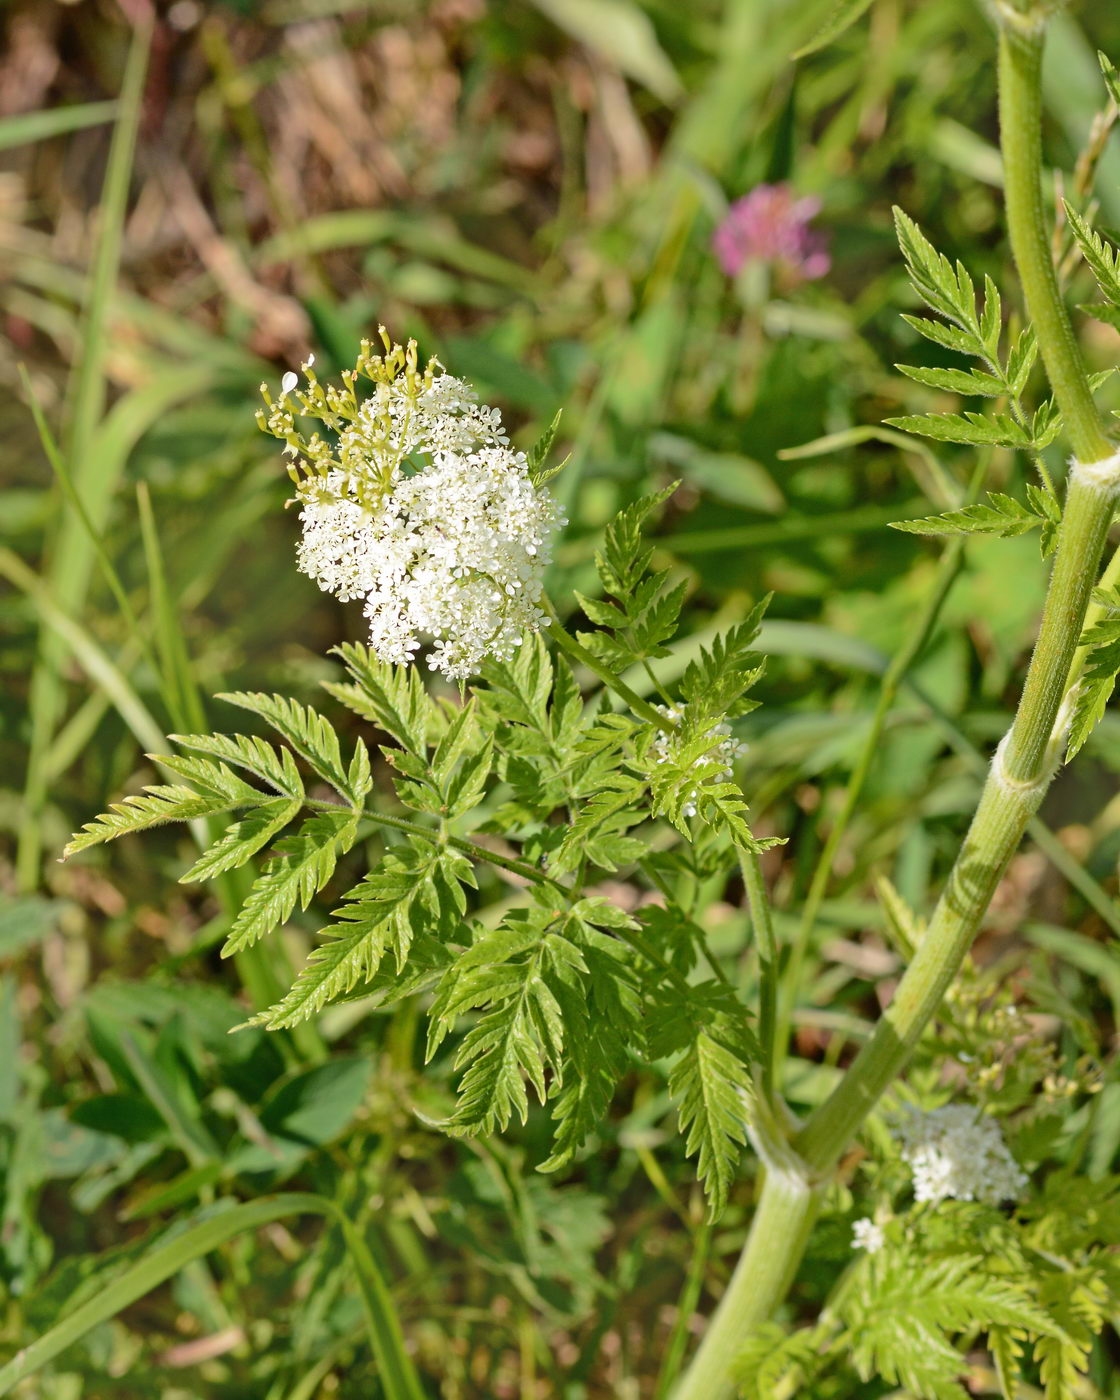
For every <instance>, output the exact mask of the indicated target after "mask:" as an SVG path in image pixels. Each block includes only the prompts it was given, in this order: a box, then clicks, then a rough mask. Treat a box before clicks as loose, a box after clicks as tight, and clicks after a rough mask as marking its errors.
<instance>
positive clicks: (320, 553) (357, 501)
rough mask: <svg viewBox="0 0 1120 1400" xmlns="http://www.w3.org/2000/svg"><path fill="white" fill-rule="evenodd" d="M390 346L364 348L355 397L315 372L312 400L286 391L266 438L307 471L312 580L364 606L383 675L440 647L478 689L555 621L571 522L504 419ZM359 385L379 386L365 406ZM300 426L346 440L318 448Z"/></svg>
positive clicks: (267, 423) (444, 666)
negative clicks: (554, 555)
mask: <svg viewBox="0 0 1120 1400" xmlns="http://www.w3.org/2000/svg"><path fill="white" fill-rule="evenodd" d="M383 340H384V342H385V348H386V351H387V353H386V354H385V355H384V356H375V355H373V354H372V353H371V352H370V349H369V347H368V346H366V345H363V350H362V356H361V357H360V358H359V361H358V367H357V369H356V370H355V371H352V372H351V371H348V372H347V373H346V374H344V375H343V387H342V388H341V389H338V388H335V387H333V386H329V387H327V388H326V389H324V388H323V386H321V385H320V384H319V382H318V380H317V379H316V378H315V375H314V373H313V371H312V369H311V364H310V362H309V363H308V364H307V365H304V366H303V369H304V373H305V374H306V375H307V388H306V389H303V390H298V392H297V386H298V380H297V379H296V377H295V376H294V375H292V374H289V375H285V377H284V380H283V383H282V394H281V398H280V401H279V402H278V403H277V404H273V403H272V401H271V400H270V399H269V398H268V396H267V394H266V403H267V404H268V413H267V414H262V415H261V423H262V426H263V427H264V428H265V429H266V431H268V432H271V433H273V434H274V435H275V436H276V437H280V438H282V439H283V440H284V441H285V443H286V446H285V451H286V452H287V453H289V454H290V455H291V456H292V458H293V462H292V466H291V468H290V472H291V475H292V477H293V479H294V480H295V482H296V485H297V493H298V499H299V501H300V503H301V506H302V509H301V511H300V522H301V524H302V526H303V539H302V542H301V543H300V545H299V549H298V560H299V567H300V569H302V570H303V572H304V573H306V574H309V575H310V576H311V577H312V578H313V579H314V580H315V581H316V583H318V585H319V586H320V588H322V589H324V590H325V591H326V592H328V593H333V594H334V595H335V596H336V597H338V598H341V599H343V600H347V599H352V598H364V599H365V614H366V617H367V618H368V619H369V624H370V638H369V641H370V647H371V649H372V650H373V651H374V653H375V654H376V655H377V656H379V657H380V658H381V659H382V660H383V661H388V662H392V663H396V664H404V663H407V662H408V661H411V660H412V659H413V653H414V652H415V651H416V650H417V649H418V647H419V646H420V644H421V638H422V637H430V638H432V639H433V640H434V643H435V645H434V646H433V648H432V650H431V652H430V653H429V656H428V665H429V666H431V667H432V668H433V669H435V670H438V671H441V672H442V673H443V674H444V675H445V676H446V677H447V678H448V679H449V680H465V679H466V678H467V677H468V676H470V675H473V674H474V673H475V672H476V671H477V670H478V669H479V667H480V666H481V664H482V662H483V661H484V660H485V659H486V658H487V657H494V658H496V659H498V660H503V661H504V660H508V659H509V657H510V656H511V655H512V653H513V651H514V650H515V649H516V648H517V647H518V646H519V645H520V644H521V642H522V640H523V639H524V637H525V635H526V633H528V632H532V631H535V630H536V629H537V628H538V627H539V626H540V624H541V622H543V621H544V617H545V615H544V614H543V613H542V612H541V608H540V603H541V596H542V580H543V574H544V567H545V565H546V564H547V562H548V560H549V557H550V552H551V542H552V535H553V533H554V532H555V531H556V530H557V529H558V528H559V527H560V526H562V525H563V524H564V523H565V521H564V518H563V514H562V512H561V510H560V508H559V506H558V505H557V503H556V501H555V500H554V499H553V497H552V496H551V495H550V494H549V492H548V491H546V490H544V489H542V488H541V487H538V486H535V485H534V484H533V481H532V479H531V477H530V473H529V463H528V460H527V459H526V457H525V454H524V453H522V452H515V451H514V450H513V449H512V448H510V446H509V439H508V437H507V436H506V433H505V431H504V429H503V426H502V419H501V414H500V413H499V412H498V410H497V409H495V408H489V407H487V406H486V405H484V404H479V403H478V402H477V396H476V394H475V392H474V390H473V389H472V388H471V386H470V385H469V384H467V383H466V382H465V381H464V380H462V379H456V378H455V377H454V376H452V375H449V374H445V373H444V372H443V369H442V366H440V365H439V364H438V362H436V361H434V360H433V361H431V362H430V363H429V365H428V366H427V368H426V369H425V370H424V371H423V372H421V371H420V370H419V369H418V368H417V364H416V350H415V345H414V344H411V343H410V345H409V346H408V347H407V349H402V348H401V347H399V346H394V345H391V344H390V343H389V341H388V339H387V337H384V336H383ZM359 376H361V377H362V378H364V379H366V380H368V381H369V382H370V387H369V392H368V393H366V385H365V384H364V383H363V384H362V386H361V387H362V391H363V393H365V395H366V396H365V397H364V398H359V396H358V393H357V392H356V391H357V386H358V382H359ZM293 395H295V396H296V397H297V398H298V400H299V403H300V406H301V408H300V409H299V410H296V411H293V409H292V407H291V405H290V403H289V402H288V400H289V398H290V397H291V396H293ZM300 411H302V414H303V415H304V416H308V417H313V418H318V419H319V420H320V421H322V422H323V423H324V424H325V425H326V426H327V427H328V428H329V429H330V430H331V434H332V439H331V440H330V441H326V440H324V439H323V438H322V437H321V436H320V435H319V434H318V433H316V434H315V435H314V436H312V437H311V438H309V439H304V437H303V436H302V435H301V434H300V433H299V432H298V431H297V429H296V424H295V414H296V412H300Z"/></svg>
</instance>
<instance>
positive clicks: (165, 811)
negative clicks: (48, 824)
mask: <svg viewBox="0 0 1120 1400" xmlns="http://www.w3.org/2000/svg"><path fill="white" fill-rule="evenodd" d="M160 761H161V762H164V761H166V762H167V763H168V766H169V767H170V766H171V764H172V760H171V759H170V758H161V759H160ZM176 766H178V767H179V768H181V769H182V770H183V772H184V776H186V777H188V778H189V779H190V781H191V782H194V783H196V784H197V786H198V787H201V788H203V791H202V792H198V791H196V789H195V788H190V787H186V786H165V785H156V786H149V787H145V789H144V793H143V795H142V796H140V795H137V796H132V797H126V798H125V799H124V801H123V802H116V803H113V805H112V806H111V808H110V809H109V811H108V812H106V813H104V814H103V815H102V816H100V817H98V818H97V819H96V821H92V822H86V824H85V825H84V826H83V827H82V829H81V831H80V832H78V833H77V834H76V835H75V836H73V837H71V839H70V842H69V844H68V845H67V846H66V848H65V850H64V851H63V853H62V855H63V859H66V858H67V857H68V856H72V855H74V854H75V852H77V851H84V850H85V849H86V847H87V846H96V845H97V844H98V843H99V842H101V841H115V840H116V839H117V837H118V836H125V835H127V834H128V833H129V832H133V831H146V830H148V828H149V827H153V826H160V825H162V823H164V822H189V821H194V820H195V819H196V818H198V817H211V816H216V815H218V814H219V813H221V812H230V811H233V810H234V809H235V808H237V807H248V806H256V805H257V804H258V803H259V802H260V800H261V793H260V792H259V791H258V790H257V789H256V788H254V787H250V786H249V784H248V783H243V782H242V781H241V779H240V778H239V777H237V775H236V774H235V773H232V772H230V770H229V769H228V768H226V767H225V766H224V765H223V764H213V763H207V762H205V761H204V760H203V759H189V760H183V759H180V760H178V761H177V765H176Z"/></svg>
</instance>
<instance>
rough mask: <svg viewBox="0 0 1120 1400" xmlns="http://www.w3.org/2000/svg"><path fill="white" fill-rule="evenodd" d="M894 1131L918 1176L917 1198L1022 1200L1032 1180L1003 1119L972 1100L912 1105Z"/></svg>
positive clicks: (914, 1172)
mask: <svg viewBox="0 0 1120 1400" xmlns="http://www.w3.org/2000/svg"><path fill="white" fill-rule="evenodd" d="M894 1134H895V1137H896V1138H897V1139H898V1141H899V1144H900V1146H901V1149H902V1160H903V1161H904V1162H906V1163H907V1165H908V1166H909V1167H910V1171H911V1173H912V1175H913V1180H914V1198H915V1200H918V1201H930V1202H937V1201H943V1200H946V1199H948V1198H950V1197H952V1198H953V1199H955V1200H958V1201H984V1202H986V1203H987V1204H988V1205H998V1204H999V1203H1000V1202H1001V1201H1013V1200H1017V1199H1018V1197H1019V1196H1020V1195H1021V1194H1022V1192H1023V1189H1024V1187H1025V1186H1026V1184H1027V1178H1026V1175H1025V1174H1024V1173H1023V1172H1022V1171H1021V1170H1020V1168H1019V1166H1018V1164H1017V1163H1016V1161H1015V1159H1014V1158H1013V1157H1012V1155H1011V1153H1010V1152H1009V1151H1008V1150H1007V1145H1006V1143H1005V1142H1004V1140H1003V1134H1002V1133H1001V1132H1000V1128H999V1124H998V1123H996V1122H995V1121H994V1120H993V1119H991V1118H987V1117H985V1116H984V1115H983V1114H981V1112H980V1111H979V1109H977V1108H973V1107H972V1106H971V1105H969V1104H946V1105H945V1107H944V1108H935V1109H933V1111H932V1112H930V1113H921V1112H919V1111H918V1110H917V1109H915V1108H912V1107H911V1108H910V1109H909V1112H908V1113H907V1114H906V1116H905V1117H903V1118H901V1119H900V1120H899V1121H898V1122H897V1123H896V1124H895V1127H894Z"/></svg>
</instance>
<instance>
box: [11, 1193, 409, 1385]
mask: <svg viewBox="0 0 1120 1400" xmlns="http://www.w3.org/2000/svg"><path fill="white" fill-rule="evenodd" d="M292 1215H323V1216H326V1217H327V1218H328V1219H329V1220H330V1221H331V1222H332V1223H333V1224H335V1225H337V1226H338V1227H339V1229H340V1230H341V1231H342V1235H343V1238H344V1240H345V1242H346V1248H347V1250H348V1252H349V1254H350V1259H351V1262H352V1263H353V1265H354V1270H355V1273H356V1274H357V1279H358V1287H359V1291H360V1293H361V1297H362V1305H363V1308H364V1310H365V1314H366V1323H367V1327H368V1330H369V1337H370V1344H371V1346H372V1348H373V1353H374V1356H375V1357H376V1359H377V1365H378V1369H379V1371H380V1373H381V1383H382V1385H383V1386H384V1389H385V1397H386V1400H424V1391H423V1390H422V1389H421V1386H420V1381H419V1379H418V1378H417V1375H416V1371H415V1369H414V1367H413V1365H412V1361H411V1360H410V1358H409V1356H408V1353H407V1351H406V1350H405V1346H404V1337H403V1335H402V1333H401V1326H400V1319H399V1318H398V1317H397V1314H396V1309H395V1308H394V1306H393V1300H392V1297H391V1295H390V1293H389V1289H388V1286H387V1285H386V1283H385V1280H384V1279H383V1278H382V1276H381V1272H380V1270H379V1269H378V1267H377V1265H376V1263H375V1262H374V1258H373V1255H372V1254H371V1253H370V1250H369V1246H368V1245H367V1244H366V1242H365V1239H364V1238H363V1236H362V1235H361V1234H360V1232H359V1231H358V1230H357V1229H355V1227H354V1225H353V1224H352V1223H351V1222H350V1220H349V1219H348V1218H347V1217H346V1216H345V1215H344V1214H343V1213H342V1211H341V1210H340V1209H339V1208H338V1207H337V1206H336V1205H335V1204H334V1202H333V1201H329V1200H327V1198H326V1197H324V1196H315V1195H311V1194H310V1193H302V1192H299V1193H297V1192H293V1193H290V1194H286V1195H280V1196H266V1197H265V1198H264V1199H263V1200H260V1201H251V1202H250V1203H249V1204H247V1205H236V1206H231V1207H230V1208H229V1209H228V1210H223V1211H222V1212H221V1213H220V1214H218V1215H216V1216H214V1217H213V1218H212V1219H209V1220H204V1221H203V1222H202V1223H201V1224H198V1225H195V1226H193V1227H192V1228H191V1229H189V1230H185V1231H184V1232H183V1233H182V1234H181V1235H177V1236H176V1237H175V1239H173V1240H171V1241H170V1242H169V1243H168V1244H165V1245H161V1246H158V1247H156V1248H155V1249H152V1250H151V1251H150V1252H149V1253H148V1254H147V1255H146V1256H145V1257H144V1258H143V1259H141V1260H140V1262H139V1263H137V1264H134V1265H133V1266H132V1268H130V1269H127V1270H125V1272H124V1273H123V1274H121V1275H120V1277H119V1278H116V1279H114V1280H113V1281H112V1282H107V1283H106V1284H105V1287H104V1288H102V1289H101V1290H100V1291H99V1292H98V1293H97V1294H95V1296H94V1297H92V1298H91V1299H90V1300H89V1301H88V1302H86V1303H83V1304H82V1306H81V1307H80V1308H76V1309H75V1310H74V1312H73V1313H71V1314H70V1316H69V1317H66V1318H63V1319H62V1321H61V1322H59V1323H57V1324H56V1325H55V1326H54V1327H52V1328H51V1329H50V1331H49V1332H46V1333H44V1334H43V1336H41V1337H39V1338H38V1339H37V1340H36V1341H34V1342H32V1343H31V1345H30V1346H28V1347H25V1348H24V1349H23V1350H22V1351H20V1352H19V1353H18V1354H17V1355H16V1356H14V1357H13V1358H12V1360H11V1361H9V1362H8V1364H7V1365H6V1366H4V1367H3V1368H0V1396H2V1395H8V1394H9V1393H10V1392H11V1390H12V1388H13V1387H14V1386H15V1385H17V1384H18V1383H19V1382H20V1381H22V1380H24V1379H26V1378H27V1377H28V1376H32V1375H34V1374H35V1373H36V1372H37V1371H39V1370H41V1369H42V1368H43V1367H44V1366H46V1365H47V1364H48V1363H49V1362H51V1361H53V1360H54V1358H55V1357H56V1356H59V1355H60V1354H61V1353H62V1352H64V1351H65V1350H66V1348H67V1347H70V1346H73V1344H74V1343H75V1342H77V1341H80V1340H81V1338H82V1337H84V1336H85V1335H86V1333H87V1332H89V1331H91V1330H92V1329H93V1328H94V1327H97V1326H99V1325H100V1324H101V1323H103V1322H107V1321H108V1320H109V1319H110V1318H111V1317H115V1316H116V1315H117V1314H118V1313H119V1312H122V1311H123V1310H124V1309H125V1308H127V1307H129V1306H130V1305H131V1304H132V1303H135V1302H136V1300H137V1299H138V1298H142V1297H143V1296H144V1295H145V1294H146V1293H150V1292H151V1291H152V1289H153V1288H158V1287H159V1285H160V1284H161V1283H163V1282H164V1281H165V1280H167V1279H169V1278H171V1276H172V1275H173V1274H176V1273H178V1272H179V1270H180V1269H182V1268H183V1267H184V1266H185V1265H187V1264H190V1263H192V1262H193V1261H194V1260H196V1259H200V1258H201V1257H202V1256H203V1255H205V1254H209V1252H210V1251H211V1250H212V1249H217V1248H218V1246H219V1245H222V1244H225V1243H226V1241H227V1240H231V1239H233V1238H234V1236H235V1235H239V1234H241V1233H243V1232H244V1231H245V1230H256V1229H259V1228H260V1227H261V1226H262V1225H268V1224H271V1222H272V1221H274V1220H282V1219H284V1218H285V1217H286V1216H292Z"/></svg>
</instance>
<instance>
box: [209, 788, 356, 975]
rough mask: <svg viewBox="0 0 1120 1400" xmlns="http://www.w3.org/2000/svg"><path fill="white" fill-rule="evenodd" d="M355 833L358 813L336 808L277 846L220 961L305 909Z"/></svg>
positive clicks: (245, 904)
mask: <svg viewBox="0 0 1120 1400" xmlns="http://www.w3.org/2000/svg"><path fill="white" fill-rule="evenodd" d="M357 829H358V813H356V812H353V811H350V810H349V809H346V808H341V807H340V808H339V809H338V810H337V811H331V812H320V813H317V814H316V815H315V816H313V817H309V818H308V820H307V821H306V822H304V824H303V825H302V826H301V827H300V829H299V831H297V832H295V833H294V834H293V835H291V836H285V837H284V839H283V840H282V841H280V842H278V843H277V845H276V846H275V847H274V848H273V852H272V858H271V860H270V862H269V864H268V866H267V867H266V869H265V871H264V873H263V874H262V875H260V876H258V878H257V879H256V880H255V881H254V883H253V887H252V889H251V890H250V891H249V893H248V895H247V897H246V899H245V903H244V904H243V905H242V907H241V912H240V913H239V914H238V916H237V918H236V919H235V920H234V923H233V927H232V928H231V929H230V931H229V937H228V938H227V940H226V944H225V947H224V948H223V949H222V956H223V957H229V956H230V955H231V954H232V953H236V952H238V950H239V949H241V948H247V947H249V946H250V945H251V944H253V943H256V942H257V941H258V940H259V939H261V938H263V937H264V936H265V935H266V934H268V933H271V932H272V930H273V929H274V928H276V926H277V925H278V924H282V923H286V922H287V920H288V919H289V918H290V917H291V914H292V911H293V909H295V907H296V904H297V903H298V904H299V906H300V908H301V909H306V908H307V906H308V904H309V903H310V902H311V899H312V897H313V896H314V895H316V894H318V892H319V891H320V890H321V889H322V888H323V886H324V885H325V884H326V883H327V881H328V880H329V879H330V878H331V876H332V875H333V874H334V868H335V866H336V864H337V863H338V858H339V856H341V855H344V854H345V853H346V852H347V851H348V850H349V849H350V847H351V845H353V842H354V836H355V834H356V833H357Z"/></svg>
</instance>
